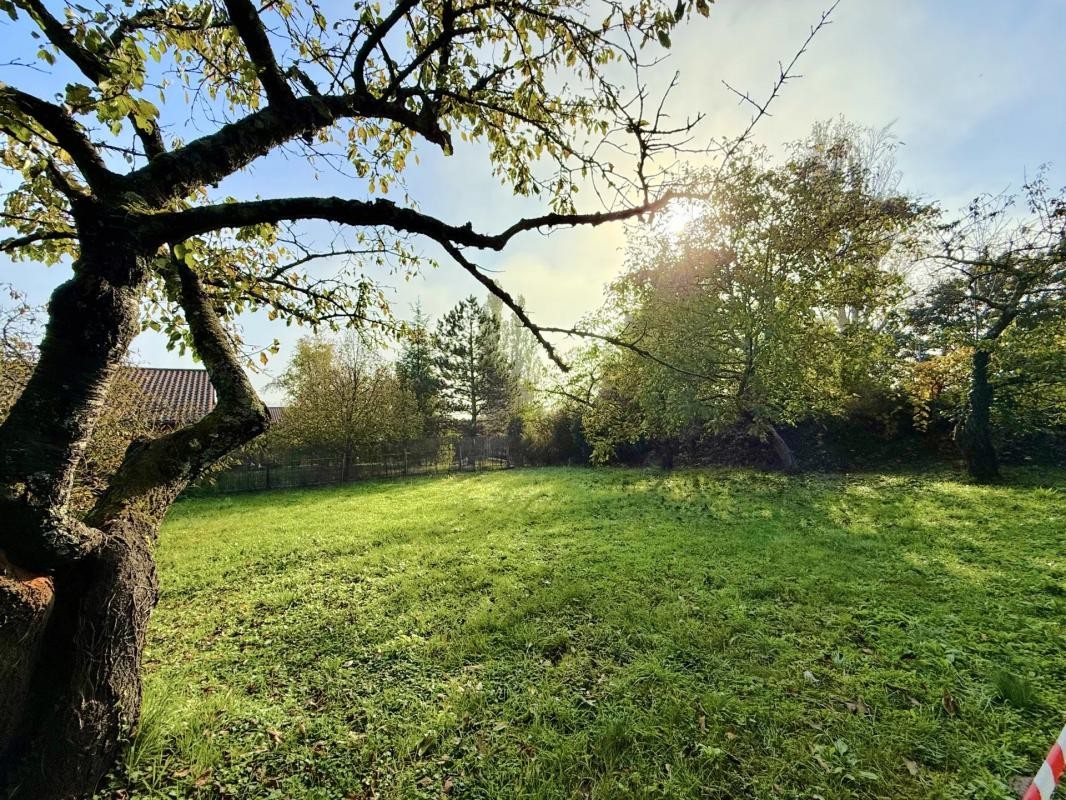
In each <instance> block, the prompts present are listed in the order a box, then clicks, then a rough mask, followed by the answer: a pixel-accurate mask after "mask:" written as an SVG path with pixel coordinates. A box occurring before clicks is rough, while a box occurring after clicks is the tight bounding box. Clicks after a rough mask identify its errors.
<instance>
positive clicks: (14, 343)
mask: <svg viewBox="0 0 1066 800" xmlns="http://www.w3.org/2000/svg"><path fill="white" fill-rule="evenodd" d="M0 293H2V294H3V295H4V296H6V302H4V303H3V304H2V305H0V420H2V419H4V418H5V417H6V416H7V412H8V410H9V409H10V408H11V406H12V405H14V403H15V400H17V399H18V396H19V395H20V394H22V389H23V387H25V385H26V381H27V380H29V377H30V373H32V372H33V362H34V360H35V358H36V356H35V348H34V346H33V340H34V338H35V327H36V309H34V307H33V306H32V305H30V303H28V302H27V300H26V295H25V294H23V293H22V292H20V291H18V290H17V289H15V288H14V287H13V286H8V285H0Z"/></svg>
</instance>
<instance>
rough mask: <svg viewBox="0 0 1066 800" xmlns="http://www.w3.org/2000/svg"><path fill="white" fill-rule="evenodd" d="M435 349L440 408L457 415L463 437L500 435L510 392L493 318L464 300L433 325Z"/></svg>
mask: <svg viewBox="0 0 1066 800" xmlns="http://www.w3.org/2000/svg"><path fill="white" fill-rule="evenodd" d="M436 348H437V359H436V364H437V374H438V375H439V377H440V381H441V399H442V404H443V407H444V408H445V409H446V410H447V411H450V412H452V413H453V414H458V415H462V417H463V418H464V425H463V428H464V432H465V433H467V434H468V435H471V436H476V435H478V434H482V433H499V432H501V431H502V430H503V429H504V428H505V427H506V424H507V417H508V415H509V413H510V411H511V407H512V405H513V401H514V395H515V388H514V381H513V379H512V378H511V374H510V370H509V369H508V366H507V359H506V357H505V356H504V353H503V350H502V347H501V345H500V323H499V320H498V319H497V318H496V316H495V315H493V314H492V312H491V311H490V310H489V309H488V308H487V307H485V306H482V305H481V304H480V303H478V301H477V298H476V297H473V296H471V297H468V298H467V299H466V300H463V301H461V302H460V303H459V304H458V305H456V306H455V307H454V308H453V309H452V310H451V311H449V312H448V313H447V314H445V315H444V318H443V319H441V320H440V321H439V322H438V323H437V335H436Z"/></svg>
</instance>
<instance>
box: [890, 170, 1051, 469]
mask: <svg viewBox="0 0 1066 800" xmlns="http://www.w3.org/2000/svg"><path fill="white" fill-rule="evenodd" d="M1019 206H1021V207H1020V208H1019ZM940 233H941V234H942V236H941V240H940V242H939V243H938V245H939V247H938V251H937V252H935V255H934V261H935V263H936V264H937V265H938V270H937V273H936V278H937V280H936V282H935V283H934V284H933V286H932V287H931V288H930V290H929V292H928V294H927V295H926V296H925V297H924V298H923V299H922V302H920V303H919V304H917V305H916V306H915V307H914V308H913V309H912V311H911V321H912V323H913V324H914V327H915V329H916V331H917V333H918V334H919V339H920V340H921V346H920V348H919V349H920V350H924V351H925V352H924V353H923V352H920V353H919V355H920V356H921V355H924V354H928V353H934V354H935V353H942V352H944V351H949V352H950V351H953V350H956V349H957V348H960V347H964V348H967V349H968V351H969V354H970V355H969V360H970V385H969V390H968V394H967V398H966V403H965V408H964V409H963V410H962V413H960V414H959V420H958V423H957V425H956V429H955V441H956V442H957V443H958V445H959V449H960V451H961V452H962V455H963V458H964V459H965V461H966V468H967V471H968V472H969V474H970V476H971V477H972V478H974V479H975V480H978V481H992V480H995V479H996V478H998V477H999V458H998V456H997V454H996V447H995V443H994V438H993V431H992V405H993V400H994V396H995V390H996V381H995V380H994V378H993V373H994V371H995V364H994V358H995V356H996V354H997V350H998V349H999V347H1000V343H1001V341H1002V340H1003V337H1004V334H1006V333H1007V332H1008V331H1010V330H1012V328H1015V327H1018V326H1030V325H1032V324H1034V323H1035V322H1038V321H1040V320H1041V318H1049V317H1055V316H1061V315H1062V313H1063V303H1064V302H1066V190H1064V191H1062V192H1059V193H1058V194H1055V193H1053V192H1052V191H1050V189H1049V187H1048V186H1047V183H1046V182H1045V180H1044V176H1043V174H1040V175H1038V176H1037V177H1036V178H1035V179H1033V180H1032V181H1029V182H1027V183H1026V184H1025V185H1024V186H1023V187H1022V192H1021V196H1020V197H1019V196H1018V195H1013V194H1006V195H996V196H983V197H979V198H977V199H975V200H974V201H973V202H972V203H971V204H970V207H969V209H968V211H967V214H966V216H965V217H963V218H962V219H960V220H956V221H954V222H951V223H949V224H946V225H944V226H942V227H941V228H940ZM1016 377H1017V376H1016Z"/></svg>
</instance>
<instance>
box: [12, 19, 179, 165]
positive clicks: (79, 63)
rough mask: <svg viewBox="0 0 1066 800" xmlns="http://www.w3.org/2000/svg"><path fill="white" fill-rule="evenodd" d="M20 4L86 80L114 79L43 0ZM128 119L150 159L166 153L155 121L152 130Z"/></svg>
mask: <svg viewBox="0 0 1066 800" xmlns="http://www.w3.org/2000/svg"><path fill="white" fill-rule="evenodd" d="M16 2H17V3H18V5H19V6H21V7H22V8H23V9H24V10H25V11H26V12H27V13H28V14H29V15H30V17H31V18H32V19H33V21H34V22H36V23H37V25H38V26H39V27H40V29H41V30H42V31H43V32H44V35H45V36H46V37H47V38H48V41H50V42H51V43H52V44H54V45H55V46H56V47H58V48H59V50H60V51H61V52H62V53H63V55H65V56H66V57H67V58H69V59H70V60H71V62H73V64H74V66H76V67H77V68H78V69H79V70H80V71H81V73H82V74H83V75H84V76H85V77H86V78H88V79H89V80H91V81H92V82H93V83H95V84H96V85H98V86H99V85H100V83H102V82H103V81H104V80H106V79H108V78H110V77H112V70H111V65H110V64H108V62H107V61H105V60H104V59H103V58H101V57H100V56H99V55H98V54H97V53H94V52H92V51H90V50H88V49H86V48H85V47H83V46H82V45H80V44H79V43H78V41H77V40H76V39H75V38H74V35H73V34H72V33H71V32H70V31H69V30H67V28H66V26H64V25H63V23H61V22H60V21H59V20H58V19H56V18H55V17H54V16H52V14H50V13H49V11H48V9H47V8H45V7H44V4H43V3H42V2H40V0H16ZM135 16H136V15H135ZM120 27H121V23H120ZM123 38H124V35H123V36H122V37H112V38H111V40H110V42H111V46H112V48H113V49H117V48H118V47H119V46H120V45H121V43H122V39H123ZM127 119H129V121H130V124H131V125H133V129H134V131H136V132H137V137H138V138H139V139H140V140H141V144H142V145H143V146H144V153H145V155H146V156H147V157H148V158H154V157H155V156H157V155H159V154H160V153H162V152H164V151H165V150H166V146H165V145H164V144H163V137H162V135H161V134H160V133H159V126H158V125H156V124H155V123H154V122H149V123H148V125H149V127H148V128H147V129H144V128H141V127H139V126H138V124H137V120H136V118H135V117H134V116H133V115H132V114H130V115H129V116H128V117H127Z"/></svg>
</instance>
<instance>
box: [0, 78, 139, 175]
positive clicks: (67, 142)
mask: <svg viewBox="0 0 1066 800" xmlns="http://www.w3.org/2000/svg"><path fill="white" fill-rule="evenodd" d="M5 109H9V110H10V111H11V112H15V113H16V114H19V115H22V116H24V117H28V118H29V119H31V120H32V121H34V122H36V123H37V124H38V125H40V126H41V127H42V128H44V130H45V131H46V132H47V133H48V134H50V135H51V136H52V137H53V138H54V139H55V144H56V145H58V146H59V147H60V148H62V149H63V150H65V151H66V152H67V154H69V155H70V157H71V159H72V160H73V161H74V163H75V164H76V165H77V167H78V169H79V170H80V171H81V174H82V177H84V178H85V182H86V183H87V184H89V187H90V188H91V189H93V190H94V191H100V192H102V193H106V192H108V191H109V190H110V189H111V188H112V187H113V186H114V184H115V182H116V181H117V180H118V178H119V176H118V175H116V174H115V173H114V172H112V171H111V170H109V169H108V168H107V166H106V165H105V164H104V160H103V159H102V158H101V157H100V154H99V152H97V150H96V148H95V147H94V146H93V143H92V142H91V141H90V140H89V137H88V135H87V134H86V133H85V130H84V129H83V128H82V127H81V125H79V124H78V123H77V121H76V120H75V119H74V118H73V117H72V116H70V114H68V113H67V112H66V111H64V110H63V109H62V108H60V107H59V106H57V105H55V104H53V103H49V102H48V101H46V100H41V99H40V98H37V97H34V96H33V95H32V94H27V93H26V92H23V91H20V90H19V89H16V88H15V87H14V86H10V85H8V84H5V83H0V113H2V112H3V110H5Z"/></svg>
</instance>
